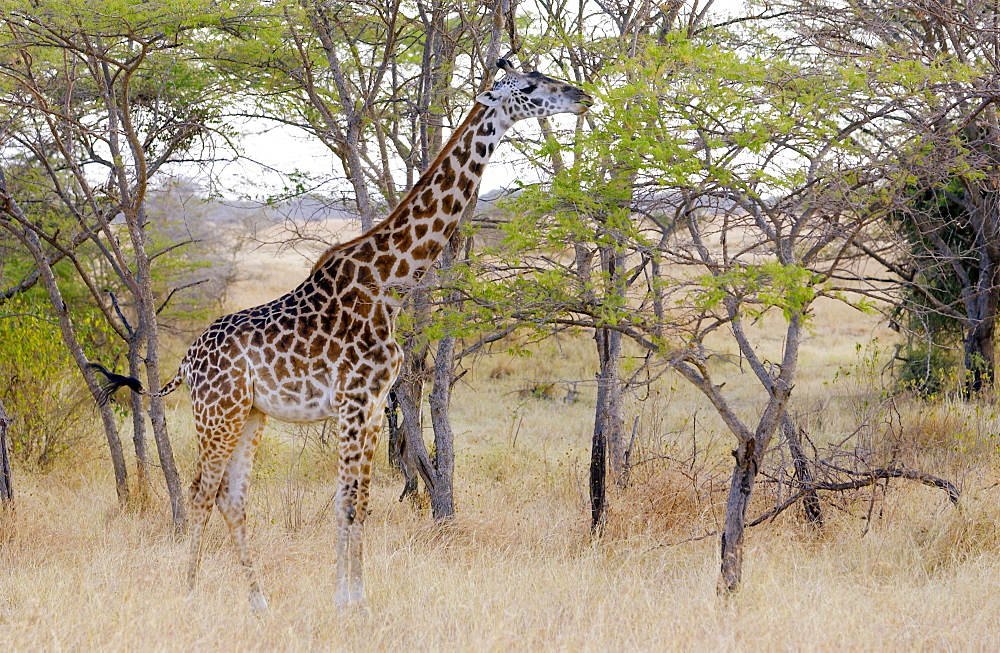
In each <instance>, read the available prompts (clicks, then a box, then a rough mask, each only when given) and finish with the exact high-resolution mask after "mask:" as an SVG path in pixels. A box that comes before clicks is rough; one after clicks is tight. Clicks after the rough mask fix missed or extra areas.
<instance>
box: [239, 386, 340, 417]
mask: <svg viewBox="0 0 1000 653" xmlns="http://www.w3.org/2000/svg"><path fill="white" fill-rule="evenodd" d="M253 403H254V407H256V408H257V409H258V410H260V411H262V412H264V413H266V414H267V415H268V416H270V417H273V418H274V419H279V420H281V421H283V422H297V423H308V422H319V421H322V420H324V419H329V418H330V417H334V416H336V414H337V410H336V407H335V404H334V402H333V390H332V389H331V388H325V387H319V384H317V383H316V381H315V380H305V379H300V380H297V381H296V380H292V381H288V382H285V383H282V384H281V385H280V386H278V387H277V388H274V389H270V388H265V387H261V386H260V385H256V386H255V388H254V402H253Z"/></svg>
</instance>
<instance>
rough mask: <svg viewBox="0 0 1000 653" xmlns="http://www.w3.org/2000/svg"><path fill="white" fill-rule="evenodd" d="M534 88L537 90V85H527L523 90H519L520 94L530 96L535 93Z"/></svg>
mask: <svg viewBox="0 0 1000 653" xmlns="http://www.w3.org/2000/svg"><path fill="white" fill-rule="evenodd" d="M536 88H538V84H529V85H528V86H525V87H524V88H523V89H521V92H522V93H524V94H525V95H531V94H532V93H534V92H535V89H536Z"/></svg>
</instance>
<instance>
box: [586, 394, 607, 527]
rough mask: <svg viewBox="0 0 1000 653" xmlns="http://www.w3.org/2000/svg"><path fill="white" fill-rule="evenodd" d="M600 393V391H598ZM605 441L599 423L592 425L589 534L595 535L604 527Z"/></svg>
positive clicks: (605, 502)
mask: <svg viewBox="0 0 1000 653" xmlns="http://www.w3.org/2000/svg"><path fill="white" fill-rule="evenodd" d="M598 392H600V391H598ZM607 460H608V455H607V439H606V438H605V437H604V429H603V428H602V424H601V423H599V422H595V423H594V436H593V438H592V439H591V443H590V532H591V533H597V532H598V531H600V529H601V527H602V526H603V525H604V516H605V507H606V506H607V476H608V472H607V470H608V466H607Z"/></svg>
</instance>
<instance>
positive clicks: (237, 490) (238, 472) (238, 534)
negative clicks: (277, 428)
mask: <svg viewBox="0 0 1000 653" xmlns="http://www.w3.org/2000/svg"><path fill="white" fill-rule="evenodd" d="M266 421H267V418H266V416H265V415H264V413H262V412H260V411H259V410H256V409H252V410H251V411H250V415H249V416H248V417H247V421H246V424H245V425H244V427H243V434H242V436H241V437H240V440H239V443H238V444H237V445H236V449H235V450H234V451H233V453H232V455H231V456H230V457H229V464H228V465H227V466H226V471H225V474H224V475H223V477H222V483H221V485H220V486H219V492H218V494H217V495H216V497H215V504H216V505H217V506H218V507H219V512H221V513H222V516H223V517H224V518H225V520H226V524H227V525H228V526H229V535H230V537H231V538H232V541H233V546H234V547H235V548H236V555H237V556H238V557H239V560H240V564H241V565H243V569H244V571H245V572H246V576H247V581H248V582H249V584H250V607H251V608H252V609H253V611H254V612H255V613H257V614H259V615H266V614H267V612H268V609H267V599H265V598H264V592H263V589H262V587H261V584H260V581H259V579H258V578H257V572H256V571H255V570H254V566H253V560H252V559H251V557H250V547H249V544H248V541H247V526H246V514H247V513H246V507H247V491H248V489H249V486H250V471H251V470H252V468H253V458H254V453H255V452H256V451H257V445H258V444H260V438H261V434H262V433H263V431H264V424H265V422H266Z"/></svg>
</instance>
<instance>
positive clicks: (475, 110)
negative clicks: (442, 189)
mask: <svg viewBox="0 0 1000 653" xmlns="http://www.w3.org/2000/svg"><path fill="white" fill-rule="evenodd" d="M485 110H486V106H485V105H483V104H481V103H479V102H476V103H475V104H473V105H472V109H471V110H470V111H469V115H468V116H466V117H465V120H463V121H462V123H461V124H460V125H459V126H458V127H456V128H455V129H454V130H453V131H452V132H451V136H450V137H449V138H448V142H447V143H445V144H444V146H443V147H442V148H441V151H439V152H438V155H437V156H436V157H434V160H433V161H431V164H430V165H429V166H427V169H426V170H424V173H423V174H422V175H420V179H418V180H417V183H415V184H413V188H411V189H410V192H409V193H407V194H406V196H405V197H404V198H403V199H402V201H400V202H399V204H397V205H396V208H395V209H393V211H392V213H390V214H389V215H388V217H386V219H385V220H383V221H382V222H380V223H378V224H377V225H375V226H374V227H372V228H371V229H369V230H368V231H366V232H365V233H363V234H361V235H360V236H357V237H355V238H352V239H351V240H348V241H347V242H343V243H337V244H336V245H333V246H331V247H330V248H328V249H327V250H326V251H325V252H323V253H322V254H321V255H320V257H319V258H318V259H317V260H316V263H314V264H313V266H312V269H311V270H310V271H309V274H310V275H313V274H315V273H316V271H317V270H319V269H320V268H321V267H323V266H324V265H326V264H327V263H328V262H329V261H330V259H332V258H333V257H334V256H335V255H336V254H337V252H339V251H341V250H343V249H346V248H348V247H350V246H352V245H354V244H355V243H358V242H360V241H361V240H363V239H365V238H367V237H369V236H370V235H371V234H373V233H375V232H376V231H377V230H379V229H382V228H383V227H385V226H386V225H391V224H392V223H393V218H395V217H396V214H398V213H399V212H400V211H402V210H403V208H405V206H406V204H407V200H408V199H409V198H411V197H416V196H417V193H419V192H420V191H421V190H422V189H423V188H424V187H425V186H427V184H429V183H430V182H431V177H432V176H433V175H434V171H435V170H437V168H438V166H439V165H440V164H441V161H442V160H444V158H445V157H446V156H448V155H449V154H451V151H452V150H453V149H454V146H455V144H456V143H457V142H458V137H459V136H460V135H461V134H464V133H465V128H466V127H468V126H469V123H471V122H472V121H473V119H474V118H478V117H479V114H480V113H482V112H483V111H485Z"/></svg>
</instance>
